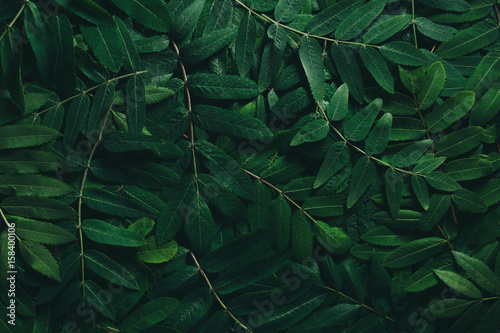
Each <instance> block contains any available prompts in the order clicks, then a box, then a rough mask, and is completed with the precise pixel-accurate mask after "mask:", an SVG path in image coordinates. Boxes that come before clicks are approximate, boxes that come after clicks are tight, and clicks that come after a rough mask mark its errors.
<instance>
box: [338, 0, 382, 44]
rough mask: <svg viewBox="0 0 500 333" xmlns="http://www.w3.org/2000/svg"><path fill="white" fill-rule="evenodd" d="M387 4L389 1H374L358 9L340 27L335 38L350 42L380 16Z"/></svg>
mask: <svg viewBox="0 0 500 333" xmlns="http://www.w3.org/2000/svg"><path fill="white" fill-rule="evenodd" d="M386 3H387V0H374V1H370V2H368V3H366V4H365V5H363V6H362V7H361V8H358V9H356V10H355V11H354V12H353V13H352V14H350V15H349V16H348V17H347V18H346V19H345V20H343V21H342V23H341V24H340V25H339V26H338V28H337V31H335V38H336V39H342V40H349V39H353V38H354V37H356V36H357V35H359V34H360V33H361V32H362V31H363V30H365V28H366V27H368V26H369V25H370V23H372V22H373V20H375V19H376V18H377V16H379V14H380V13H381V12H382V10H383V9H384V7H385V5H386Z"/></svg>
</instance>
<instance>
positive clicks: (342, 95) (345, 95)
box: [326, 83, 349, 121]
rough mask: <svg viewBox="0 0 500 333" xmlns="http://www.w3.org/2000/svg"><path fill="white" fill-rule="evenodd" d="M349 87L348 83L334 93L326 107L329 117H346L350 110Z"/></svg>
mask: <svg viewBox="0 0 500 333" xmlns="http://www.w3.org/2000/svg"><path fill="white" fill-rule="evenodd" d="M348 102H349V87H348V86H347V84H346V83H342V85H341V86H340V87H339V88H338V89H337V90H336V91H335V94H333V96H332V99H331V100H330V103H329V104H328V107H327V109H326V115H327V116H328V119H330V120H333V121H339V120H342V119H344V117H345V116H346V115H347V112H348V111H349V108H348V105H349V103H348Z"/></svg>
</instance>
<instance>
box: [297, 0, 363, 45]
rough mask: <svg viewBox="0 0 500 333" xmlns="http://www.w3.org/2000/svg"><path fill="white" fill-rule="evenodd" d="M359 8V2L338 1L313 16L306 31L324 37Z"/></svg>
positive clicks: (357, 0)
mask: <svg viewBox="0 0 500 333" xmlns="http://www.w3.org/2000/svg"><path fill="white" fill-rule="evenodd" d="M360 6H361V1H359V0H356V1H340V2H337V3H334V4H333V5H331V6H329V7H328V8H326V9H324V10H322V11H321V12H319V13H318V14H316V15H314V16H313V17H312V18H311V20H310V21H309V23H308V24H307V26H306V31H307V32H308V33H310V34H313V35H316V36H326V35H328V34H330V33H331V32H333V31H334V30H335V29H337V27H338V26H339V25H340V24H341V23H342V21H343V20H344V19H345V18H346V17H348V16H349V15H351V14H352V13H353V12H354V11H355V10H356V9H358V8H359V7H360Z"/></svg>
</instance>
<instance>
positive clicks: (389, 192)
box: [384, 168, 403, 219]
mask: <svg viewBox="0 0 500 333" xmlns="http://www.w3.org/2000/svg"><path fill="white" fill-rule="evenodd" d="M384 180H385V194H386V197H387V203H388V204H389V210H390V212H391V215H392V217H394V218H395V219H396V218H397V217H398V213H399V209H400V208H401V199H402V196H403V177H402V176H401V174H400V173H399V171H396V170H394V169H392V168H389V169H387V171H386V172H385V175H384Z"/></svg>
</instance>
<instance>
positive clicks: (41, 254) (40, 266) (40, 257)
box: [19, 240, 61, 282]
mask: <svg viewBox="0 0 500 333" xmlns="http://www.w3.org/2000/svg"><path fill="white" fill-rule="evenodd" d="M19 249H20V250H21V256H22V257H23V260H24V261H25V262H26V263H27V264H28V266H30V267H31V268H33V269H34V270H36V271H37V272H39V273H41V274H43V275H45V276H47V277H49V278H51V279H53V280H56V281H57V282H61V277H60V274H59V266H58V265H57V261H56V260H55V259H54V256H53V255H52V253H50V251H49V250H47V248H46V247H45V246H43V245H42V244H39V243H35V242H32V241H28V240H24V241H22V242H20V243H19Z"/></svg>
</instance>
